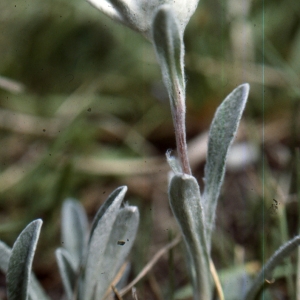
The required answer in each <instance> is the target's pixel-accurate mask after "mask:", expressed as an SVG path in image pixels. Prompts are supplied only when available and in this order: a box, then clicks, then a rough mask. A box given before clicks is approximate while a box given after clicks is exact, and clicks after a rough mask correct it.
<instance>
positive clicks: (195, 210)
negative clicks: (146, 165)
mask: <svg viewBox="0 0 300 300" xmlns="http://www.w3.org/2000/svg"><path fill="white" fill-rule="evenodd" d="M169 199H170V206H171V208H172V211H173V214H174V216H175V217H176V219H177V222H178V224H179V226H180V229H181V232H182V235H183V237H184V241H185V244H186V248H187V250H188V254H189V263H190V266H189V267H190V272H191V274H192V279H193V281H194V282H193V288H194V299H211V296H212V289H211V278H210V269H209V255H208V251H207V242H206V236H205V227H204V226H205V225H204V216H203V209H202V206H201V201H200V190H199V186H198V183H197V181H196V179H195V178H194V177H192V176H189V175H186V174H183V175H174V176H173V178H172V180H171V182H170V186H169Z"/></svg>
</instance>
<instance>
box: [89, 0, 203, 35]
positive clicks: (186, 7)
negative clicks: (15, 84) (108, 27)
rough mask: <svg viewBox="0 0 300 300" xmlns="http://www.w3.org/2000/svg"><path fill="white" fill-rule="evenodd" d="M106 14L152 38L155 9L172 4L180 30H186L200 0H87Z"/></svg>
mask: <svg viewBox="0 0 300 300" xmlns="http://www.w3.org/2000/svg"><path fill="white" fill-rule="evenodd" d="M87 1H88V2H90V3H91V4H92V5H93V6H95V7H96V8H98V9H99V10H100V11H102V12H103V13H104V14H106V15H107V16H109V17H110V18H112V19H113V20H116V21H118V22H120V23H123V24H124V25H126V26H128V27H130V28H132V29H133V30H136V31H138V32H140V33H142V34H143V35H144V36H145V37H146V38H148V39H149V40H152V38H151V25H152V20H153V17H154V14H155V11H156V10H157V9H158V8H159V7H160V6H161V5H164V4H168V5H170V6H171V8H172V10H173V12H174V14H175V16H176V19H177V21H178V25H179V27H180V30H181V31H182V33H183V31H184V29H185V27H186V25H187V23H188V21H189V20H190V18H191V16H192V15H193V13H194V12H195V10H196V8H197V5H198V2H199V0H87Z"/></svg>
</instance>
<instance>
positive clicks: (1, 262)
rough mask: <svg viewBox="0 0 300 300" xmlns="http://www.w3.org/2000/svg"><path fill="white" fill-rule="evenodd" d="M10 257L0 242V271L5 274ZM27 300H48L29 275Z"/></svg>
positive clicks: (7, 250)
mask: <svg viewBox="0 0 300 300" xmlns="http://www.w3.org/2000/svg"><path fill="white" fill-rule="evenodd" d="M10 255H11V248H10V247H8V246H7V245H6V244H5V243H3V242H2V241H0V270H1V271H2V272H3V273H4V274H6V272H7V269H8V262H9V258H10ZM29 299H30V300H49V298H48V296H47V295H46V293H45V291H44V289H43V288H42V287H41V285H40V283H39V282H38V281H37V279H36V278H35V276H34V274H33V273H32V274H31V279H30V284H29Z"/></svg>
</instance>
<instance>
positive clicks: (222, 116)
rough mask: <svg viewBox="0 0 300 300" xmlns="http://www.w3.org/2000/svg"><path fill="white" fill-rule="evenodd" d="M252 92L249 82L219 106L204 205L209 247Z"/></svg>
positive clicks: (212, 131)
mask: <svg viewBox="0 0 300 300" xmlns="http://www.w3.org/2000/svg"><path fill="white" fill-rule="evenodd" d="M248 93H249V85H248V84H243V85H240V86H239V87H237V88H236V89H235V90H233V92H232V93H231V94H229V96H227V97H226V99H225V100H224V101H223V103H222V104H221V105H220V106H219V107H218V109H217V111H216V113H215V116H214V119H213V121H212V124H211V127H210V132H209V139H208V153H207V159H206V165H205V171H204V182H205V187H204V192H203V206H204V215H205V223H206V226H207V238H208V247H209V249H210V241H211V232H212V229H213V225H214V219H215V210H216V206H217V200H218V197H219V194H220V189H221V186H222V183H223V179H224V174H225V164H226V157H227V153H228V149H229V147H230V145H231V143H232V141H233V139H234V137H235V134H236V132H237V128H238V125H239V122H240V119H241V116H242V113H243V111H244V108H245V105H246V101H247V98H248Z"/></svg>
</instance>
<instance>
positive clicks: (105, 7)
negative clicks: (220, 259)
mask: <svg viewBox="0 0 300 300" xmlns="http://www.w3.org/2000/svg"><path fill="white" fill-rule="evenodd" d="M88 1H89V2H90V3H91V4H92V5H94V6H95V7H97V8H98V9H99V10H101V11H102V12H104V13H105V14H107V15H108V16H109V17H111V18H112V19H115V20H117V21H118V22H121V23H123V24H125V25H127V26H128V27H130V28H132V29H134V30H136V31H138V32H140V33H142V34H143V35H144V36H146V38H148V39H149V40H150V41H151V42H152V44H153V46H154V49H155V52H156V56H157V60H158V62H159V65H160V67H161V71H162V75H163V80H164V83H165V86H166V88H167V91H168V94H169V99H170V107H171V113H172V118H173V124H174V128H175V137H176V145H177V156H178V157H177V158H175V157H171V155H170V153H169V152H168V153H167V160H168V162H169V165H170V167H171V169H172V172H173V173H172V175H171V178H170V183H169V200H170V206H171V208H172V211H173V214H174V216H175V218H176V219H177V222H178V224H179V227H180V229H181V232H182V235H183V238H184V241H185V244H186V249H187V253H188V258H189V269H190V274H191V278H192V283H193V290H194V299H195V300H202V299H203V300H207V299H212V291H213V289H212V287H213V281H214V282H215V283H216V285H217V287H218V294H219V298H221V299H224V295H223V293H222V289H221V288H220V285H219V281H218V277H217V275H216V272H215V269H214V265H213V263H212V260H211V257H210V251H211V236H212V231H213V227H214V220H215V211H216V206H217V200H218V197H219V194H220V189H221V186H222V183H223V179H224V174H225V165H226V158H227V154H228V150H229V148H230V145H231V144H232V142H233V139H234V137H235V134H236V132H237V128H238V125H239V122H240V119H241V116H242V113H243V111H244V108H245V104H246V101H247V98H248V94H249V85H248V84H243V85H240V86H239V87H237V88H236V89H235V90H234V91H233V92H232V93H231V94H230V95H229V96H227V98H226V99H225V100H224V101H223V103H222V104H221V105H220V107H219V108H218V109H217V112H216V114H215V116H214V119H213V121H212V124H211V127H210V132H209V141H208V153H207V160H206V165H205V172H204V173H205V174H204V175H205V176H204V183H205V187H204V191H203V193H202V195H201V193H200V188H199V185H198V183H197V180H196V179H195V178H194V177H193V176H192V172H191V168H190V165H189V160H188V153H187V145H186V132H185V75H184V44H183V34H184V29H185V27H186V25H187V23H188V21H189V19H190V17H191V16H192V14H193V13H194V11H195V9H196V7H197V4H198V1H180V0H179V1H168V0H165V1H163V0H156V1H155V0H154V1H144V0H132V1H131V0H123V1H122V0H106V1H101V0H88ZM299 243H300V236H297V237H295V238H294V239H293V240H291V241H289V242H288V243H286V244H285V245H283V246H282V247H281V248H280V249H279V250H278V251H277V252H276V253H275V254H274V255H273V256H272V257H271V259H270V260H269V262H268V263H267V264H266V265H265V267H264V268H263V269H262V271H261V273H260V274H259V275H258V277H257V279H256V280H255V281H254V283H253V285H252V287H250V288H249V289H248V291H246V290H245V291H243V294H244V295H241V299H247V300H250V299H255V297H256V296H257V293H258V292H259V290H260V289H261V287H262V286H263V284H264V276H267V275H270V274H271V272H272V271H273V269H274V267H275V266H276V265H278V264H279V263H280V261H281V260H282V258H283V257H285V256H286V255H289V254H290V252H291V251H292V250H293V249H294V248H295V247H297V246H298V245H299ZM211 273H212V274H213V278H212V277H211V275H210V274H211Z"/></svg>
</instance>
